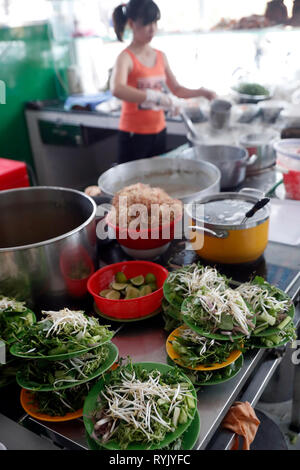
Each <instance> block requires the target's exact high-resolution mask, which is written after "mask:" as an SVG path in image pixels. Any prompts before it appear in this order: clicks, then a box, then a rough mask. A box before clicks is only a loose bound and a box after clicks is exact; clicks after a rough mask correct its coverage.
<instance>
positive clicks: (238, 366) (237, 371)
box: [167, 355, 244, 387]
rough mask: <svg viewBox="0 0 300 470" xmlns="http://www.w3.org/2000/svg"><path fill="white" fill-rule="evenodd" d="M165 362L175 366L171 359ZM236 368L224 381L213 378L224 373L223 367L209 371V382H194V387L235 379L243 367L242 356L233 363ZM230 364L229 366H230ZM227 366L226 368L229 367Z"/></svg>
mask: <svg viewBox="0 0 300 470" xmlns="http://www.w3.org/2000/svg"><path fill="white" fill-rule="evenodd" d="M167 361H168V363H169V364H170V365H173V366H174V365H177V364H175V363H174V362H173V361H172V359H171V358H169V357H168V358H167ZM234 364H235V366H236V368H235V370H234V371H233V373H232V374H231V376H230V377H226V378H224V379H214V376H215V375H216V374H218V373H220V372H221V370H222V371H224V370H225V369H226V367H224V369H218V370H216V371H211V372H212V373H213V376H212V378H211V380H209V381H207V382H194V385H196V386H197V387H199V386H204V385H218V384H220V383H224V382H227V381H228V380H231V379H232V378H233V377H235V376H236V375H237V374H238V373H239V372H240V370H241V368H242V367H243V364H244V357H243V355H241V356H240V357H239V358H238V359H237V360H236V361H235V362H234ZM231 365H232V364H230V366H231ZM230 366H228V367H230ZM177 367H179V368H181V367H180V366H179V365H177ZM201 372H204V371H201Z"/></svg>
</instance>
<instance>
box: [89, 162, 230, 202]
mask: <svg viewBox="0 0 300 470" xmlns="http://www.w3.org/2000/svg"><path fill="white" fill-rule="evenodd" d="M220 180H221V173H220V171H219V169H218V168H217V167H216V166H215V165H212V164H211V163H208V162H202V161H201V162H200V161H194V160H185V159H180V158H168V157H153V158H145V159H141V160H136V161H133V162H128V163H122V164H121V165H117V166H115V167H113V168H111V169H109V170H107V171H106V172H105V173H103V174H102V175H101V176H100V178H99V180H98V185H99V187H100V189H101V191H102V192H103V193H104V194H107V195H109V196H113V195H114V194H115V193H117V192H118V191H119V190H120V189H122V188H124V187H125V186H129V185H131V184H135V183H144V184H149V185H150V186H152V187H159V188H162V189H164V190H165V191H166V192H167V193H168V194H169V195H170V196H171V197H173V198H177V199H181V200H182V201H183V203H185V202H190V201H192V200H194V199H196V198H198V197H200V196H204V195H206V194H211V193H214V192H216V191H219V189H220Z"/></svg>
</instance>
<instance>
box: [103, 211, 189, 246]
mask: <svg viewBox="0 0 300 470" xmlns="http://www.w3.org/2000/svg"><path fill="white" fill-rule="evenodd" d="M181 220H182V215H181V216H180V217H178V218H177V219H175V220H173V221H172V222H170V223H169V224H164V225H159V226H158V227H155V228H148V229H142V230H140V231H139V232H138V234H139V237H138V238H136V239H135V238H134V236H135V235H136V231H135V230H130V229H128V228H120V227H119V226H118V225H117V226H116V225H114V224H112V223H111V222H109V220H108V222H107V223H108V225H109V226H110V227H111V228H112V229H113V230H114V231H115V234H116V239H117V240H118V242H119V243H120V245H123V246H126V247H127V248H131V249H133V250H153V249H155V248H158V247H160V246H163V245H166V244H167V243H169V242H170V241H172V240H173V239H174V236H175V229H176V225H177V224H178V223H179V222H180V221H181ZM164 235H167V236H166V237H165V236H164Z"/></svg>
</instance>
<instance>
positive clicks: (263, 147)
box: [239, 130, 280, 175]
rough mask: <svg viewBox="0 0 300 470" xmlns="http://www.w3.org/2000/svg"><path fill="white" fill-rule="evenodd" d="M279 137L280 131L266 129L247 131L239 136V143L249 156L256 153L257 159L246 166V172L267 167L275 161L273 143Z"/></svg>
mask: <svg viewBox="0 0 300 470" xmlns="http://www.w3.org/2000/svg"><path fill="white" fill-rule="evenodd" d="M279 139H280V132H277V131H273V130H268V131H265V132H260V133H249V134H245V135H243V136H241V138H240V140H239V144H240V145H241V146H242V147H244V148H245V149H246V150H247V151H248V154H249V156H251V155H253V154H255V155H257V160H256V162H255V163H254V165H252V166H251V167H249V168H247V174H249V175H251V174H254V173H256V172H257V171H259V170H263V169H265V168H269V167H271V166H273V165H275V163H276V152H275V149H274V143H275V142H276V141H278V140H279Z"/></svg>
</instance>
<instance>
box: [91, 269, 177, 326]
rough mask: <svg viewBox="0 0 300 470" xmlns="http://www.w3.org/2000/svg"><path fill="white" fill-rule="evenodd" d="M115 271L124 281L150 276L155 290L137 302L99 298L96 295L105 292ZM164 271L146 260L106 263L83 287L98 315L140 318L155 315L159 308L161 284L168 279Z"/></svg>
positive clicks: (165, 270)
mask: <svg viewBox="0 0 300 470" xmlns="http://www.w3.org/2000/svg"><path fill="white" fill-rule="evenodd" d="M117 272H123V273H124V274H125V276H126V277H127V278H131V277H136V276H139V275H142V276H146V274H148V273H152V274H154V275H155V277H156V281H157V287H158V289H157V290H156V291H154V292H152V293H151V294H148V295H145V296H143V297H138V298H137V299H128V300H125V299H121V300H113V299H106V298H104V297H101V296H100V295H99V293H100V292H101V291H102V290H104V289H107V288H108V286H109V284H110V283H111V282H112V281H113V279H114V276H115V275H116V273H117ZM168 274H169V272H168V270H167V269H165V268H164V267H163V266H161V265H159V264H157V263H152V262H150V261H125V262H123V263H115V264H110V265H109V266H105V267H104V268H102V269H99V270H98V271H96V272H95V273H94V274H93V275H92V276H91V277H90V278H89V280H88V283H87V288H88V291H89V292H90V294H91V295H92V296H93V297H94V301H95V304H96V306H97V308H98V309H99V310H100V312H101V313H103V314H104V315H107V316H108V317H115V318H118V319H122V318H123V319H130V318H141V317H146V316H148V315H150V314H151V313H153V312H155V311H156V310H157V309H158V308H160V306H161V302H162V299H163V285H164V282H165V280H166V279H167V277H168Z"/></svg>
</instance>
